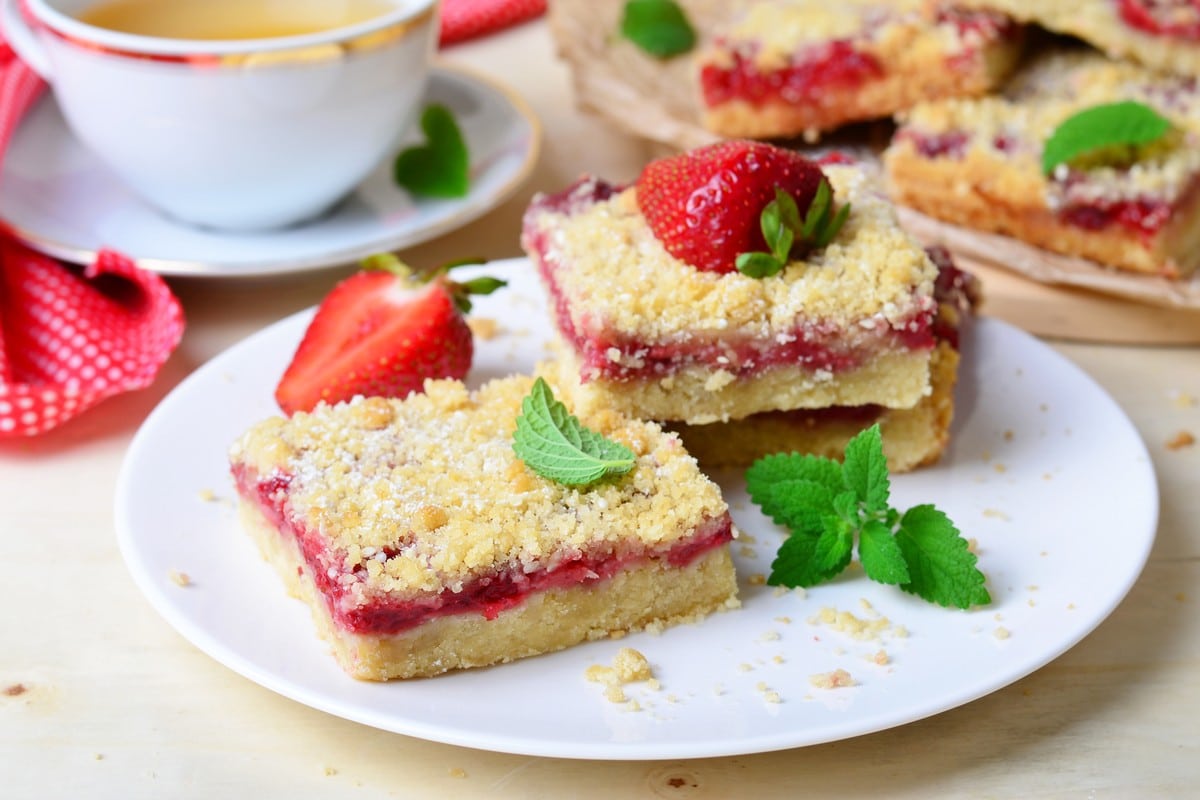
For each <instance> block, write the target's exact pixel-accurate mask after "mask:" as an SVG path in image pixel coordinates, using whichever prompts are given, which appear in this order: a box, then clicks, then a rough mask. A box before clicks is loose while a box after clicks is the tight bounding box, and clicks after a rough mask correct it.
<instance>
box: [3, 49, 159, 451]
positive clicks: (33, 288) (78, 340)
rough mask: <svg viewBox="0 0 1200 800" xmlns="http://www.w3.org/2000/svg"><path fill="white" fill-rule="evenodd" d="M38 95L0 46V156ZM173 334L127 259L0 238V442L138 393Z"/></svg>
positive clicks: (32, 78)
mask: <svg viewBox="0 0 1200 800" xmlns="http://www.w3.org/2000/svg"><path fill="white" fill-rule="evenodd" d="M42 89H43V86H42V82H41V81H40V80H39V79H38V77H37V76H36V75H35V74H34V73H33V72H32V71H31V70H30V69H29V68H28V67H26V66H25V65H24V64H23V63H21V61H20V60H19V59H17V57H16V56H15V55H14V54H13V52H12V51H11V50H10V49H9V48H8V47H7V46H6V45H4V44H3V42H0V158H2V157H3V153H4V150H5V149H6V147H7V145H8V140H9V138H10V137H11V135H12V132H13V131H14V130H15V129H16V126H17V124H18V123H19V122H20V119H21V116H22V115H23V114H24V113H25V110H26V109H27V108H28V107H29V105H30V104H31V103H32V102H33V101H34V100H35V99H36V98H37V96H38V95H39V94H40V93H41V91H42ZM0 230H2V229H0ZM182 336H183V312H182V310H181V309H180V306H179V301H178V300H176V299H175V296H174V295H172V294H171V290H170V289H169V288H168V287H167V285H166V283H165V282H163V280H162V279H161V278H159V277H158V276H157V275H154V274H152V273H149V272H146V271H144V270H141V269H138V268H137V267H136V266H135V265H134V264H133V262H132V261H130V260H129V259H128V258H125V257H124V256H120V255H117V254H116V253H108V252H105V253H101V254H100V255H99V257H98V258H97V259H96V262H95V263H94V264H91V265H89V266H87V267H82V268H80V267H69V266H67V265H65V264H60V263H59V262H57V261H55V260H54V259H52V258H47V257H46V256H43V255H41V254H38V253H35V252H33V251H31V250H29V249H28V248H26V247H24V246H22V245H21V244H19V243H18V242H16V241H14V240H13V239H12V238H11V237H9V236H7V235H4V234H3V233H2V232H0V438H8V437H14V436H33V435H36V434H39V433H45V432H46V431H48V430H50V429H52V428H54V427H57V426H58V425H60V424H61V423H63V422H65V421H67V420H68V419H70V418H71V417H73V416H75V415H76V414H79V413H81V412H83V411H85V410H87V409H89V408H91V407H92V406H94V405H96V403H99V402H100V401H101V400H104V399H106V398H108V397H112V396H113V395H116V394H120V393H121V392H128V391H133V390H135V389H143V388H145V387H146V386H148V385H149V384H150V383H151V381H153V380H154V376H155V375H156V374H157V373H158V370H159V368H160V367H161V366H162V365H163V362H165V361H166V360H167V356H169V355H170V354H171V351H172V350H174V349H175V346H176V345H177V344H179V340H180V338H181V337H182Z"/></svg>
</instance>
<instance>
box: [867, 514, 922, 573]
mask: <svg viewBox="0 0 1200 800" xmlns="http://www.w3.org/2000/svg"><path fill="white" fill-rule="evenodd" d="M858 560H859V561H861V562H862V565H863V571H864V572H866V573H867V577H868V578H870V579H871V580H873V581H876V582H877V583H890V584H900V583H908V582H909V581H910V580H911V579H910V578H909V574H908V565H907V564H905V562H904V553H903V552H902V551H901V550H900V545H899V544H898V543H897V542H896V537H895V536H893V535H892V531H891V529H890V528H888V526H887V525H885V524H884V523H882V522H880V521H879V520H871V521H870V522H868V523H867V524H866V525H863V527H862V530H861V531H859V533H858Z"/></svg>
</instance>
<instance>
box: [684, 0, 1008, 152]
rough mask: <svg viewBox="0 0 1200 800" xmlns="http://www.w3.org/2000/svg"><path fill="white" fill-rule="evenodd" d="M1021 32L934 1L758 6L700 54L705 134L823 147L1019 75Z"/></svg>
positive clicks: (799, 1)
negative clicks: (869, 125) (856, 126)
mask: <svg viewBox="0 0 1200 800" xmlns="http://www.w3.org/2000/svg"><path fill="white" fill-rule="evenodd" d="M1021 38H1022V37H1021V29H1020V27H1019V26H1018V25H1017V24H1015V23H1013V22H1012V21H1011V20H1010V19H1009V18H1008V17H1006V16H1003V15H1001V14H997V13H994V12H990V11H966V10H963V9H961V8H958V7H956V6H955V5H953V4H951V3H943V2H932V1H931V0H900V1H899V2H881V0H840V2H837V3H828V2H824V0H771V1H770V2H758V3H750V4H747V6H746V8H745V9H744V11H743V13H740V14H738V15H737V16H736V17H735V20H734V21H733V22H732V23H730V24H728V25H726V26H724V27H723V28H719V29H718V30H715V31H714V32H713V41H712V43H711V44H710V45H709V46H708V47H707V48H705V49H704V50H703V51H702V52H701V53H700V54H699V55H698V56H697V75H698V81H699V83H700V95H701V99H702V107H703V119H704V125H705V127H707V128H708V129H709V130H712V131H713V132H715V133H718V134H720V135H722V136H727V137H739V136H744V137H755V138H768V137H788V136H797V135H801V134H803V135H805V136H806V137H807V138H809V139H810V140H811V139H815V138H816V137H817V135H819V133H821V132H824V131H830V130H833V129H834V128H837V127H840V126H842V125H844V124H846V123H849V122H856V121H860V120H870V119H880V118H883V117H888V116H890V115H891V114H893V113H895V112H896V111H900V110H902V109H905V108H909V107H910V106H912V105H914V104H915V103H917V102H919V101H921V100H932V99H938V98H943V97H960V96H973V95H980V94H983V93H985V92H987V91H990V90H992V89H993V88H995V87H996V86H997V85H998V84H999V83H1000V82H1001V81H1002V80H1003V79H1004V78H1005V77H1006V76H1007V75H1008V73H1009V72H1010V71H1011V69H1012V67H1013V65H1014V64H1015V63H1016V60H1017V57H1018V55H1019V52H1020V49H1021Z"/></svg>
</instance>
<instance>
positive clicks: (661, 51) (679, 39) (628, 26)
mask: <svg viewBox="0 0 1200 800" xmlns="http://www.w3.org/2000/svg"><path fill="white" fill-rule="evenodd" d="M621 35H622V36H624V37H625V38H626V39H628V40H629V41H631V42H633V43H634V44H636V45H637V46H638V47H640V48H641V49H642V50H644V51H646V52H647V53H649V54H650V55H652V56H654V57H656V58H661V59H667V58H671V57H672V56H677V55H680V54H682V53H686V52H688V51H689V50H691V49H692V48H693V47H695V46H696V31H695V29H694V28H693V27H692V24H691V22H689V21H688V18H687V14H685V13H684V11H683V9H682V8H680V6H679V4H678V3H676V2H674V0H628V2H626V3H625V10H624V12H623V13H622V15H621Z"/></svg>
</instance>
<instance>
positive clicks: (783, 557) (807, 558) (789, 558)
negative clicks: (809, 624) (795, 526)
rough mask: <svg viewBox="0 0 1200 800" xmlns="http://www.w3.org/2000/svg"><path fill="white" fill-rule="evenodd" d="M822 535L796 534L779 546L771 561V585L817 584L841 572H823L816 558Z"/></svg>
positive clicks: (768, 578) (768, 581)
mask: <svg viewBox="0 0 1200 800" xmlns="http://www.w3.org/2000/svg"><path fill="white" fill-rule="evenodd" d="M818 541H820V535H819V534H817V535H813V534H801V533H798V534H794V535H792V536H789V537H788V538H787V540H786V541H784V543H783V544H782V545H780V547H779V552H778V553H776V554H775V560H774V561H772V562H771V574H770V575H768V576H767V583H768V584H769V585H771V586H788V587H796V586H806V587H807V586H816V585H817V584H818V583H824V582H825V581H827V580H829V579H830V578H832V577H834V576H835V575H837V573H838V572H841V569H838V570H837V571H836V572H832V573H830V572H822V571H821V570H820V568H819V567H818V562H817V558H816V552H817V542H818Z"/></svg>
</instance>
